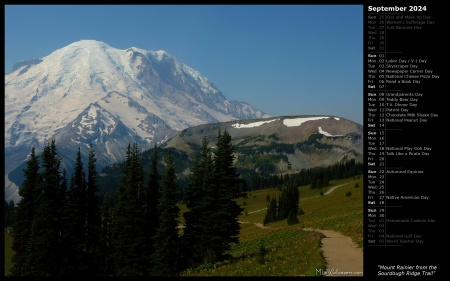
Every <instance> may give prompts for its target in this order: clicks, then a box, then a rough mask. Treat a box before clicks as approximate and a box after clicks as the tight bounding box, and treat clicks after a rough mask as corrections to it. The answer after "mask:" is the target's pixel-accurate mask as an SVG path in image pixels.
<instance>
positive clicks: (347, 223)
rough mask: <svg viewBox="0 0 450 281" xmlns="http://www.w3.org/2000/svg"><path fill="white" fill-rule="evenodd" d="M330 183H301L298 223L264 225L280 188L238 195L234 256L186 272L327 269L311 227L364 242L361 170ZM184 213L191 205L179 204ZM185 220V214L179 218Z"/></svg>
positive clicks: (311, 271) (8, 244)
mask: <svg viewBox="0 0 450 281" xmlns="http://www.w3.org/2000/svg"><path fill="white" fill-rule="evenodd" d="M330 184H331V186H329V187H327V188H323V189H322V192H323V193H324V194H326V192H327V191H328V190H330V189H331V188H333V187H335V186H339V187H337V188H336V189H334V190H333V191H332V192H331V193H330V194H328V195H324V196H321V195H320V190H311V189H310V186H302V187H300V204H299V207H300V208H301V209H302V210H303V212H304V214H303V215H299V216H298V218H299V221H300V222H299V224H296V225H291V226H289V225H287V222H286V220H283V221H279V222H274V223H270V224H267V225H266V226H263V225H262V223H263V221H264V216H265V214H266V210H265V208H266V207H267V204H268V201H267V197H268V196H269V197H270V198H273V197H276V198H277V199H278V196H279V195H280V193H281V192H280V191H279V190H277V189H265V190H258V191H251V192H248V197H247V198H241V199H239V201H238V202H239V204H240V205H241V206H242V207H243V208H244V209H245V211H244V214H243V215H241V216H240V217H239V221H240V222H241V233H240V243H239V244H236V245H233V246H232V249H231V251H230V254H231V256H232V258H230V259H229V260H227V261H224V262H219V263H215V264H204V265H202V266H200V267H198V268H195V269H189V270H186V271H184V272H183V273H182V276H316V275H317V273H316V272H318V271H319V270H320V269H323V270H325V269H326V262H325V259H324V257H323V254H322V250H321V239H322V234H320V233H318V232H314V231H309V230H306V229H324V230H335V231H338V232H341V233H343V234H345V235H347V236H350V237H351V238H352V239H353V241H354V242H355V243H356V244H357V245H358V246H359V247H362V245H363V190H364V188H363V178H362V176H358V177H354V178H349V179H344V180H337V181H331V182H330ZM179 207H180V209H181V214H182V213H184V212H185V211H186V210H187V209H186V207H185V206H183V205H179ZM182 221H183V218H182V216H181V218H180V223H181V222H182ZM11 243H12V237H11V235H10V234H6V233H5V275H8V273H9V269H10V268H11V262H10V261H11V256H12V251H11Z"/></svg>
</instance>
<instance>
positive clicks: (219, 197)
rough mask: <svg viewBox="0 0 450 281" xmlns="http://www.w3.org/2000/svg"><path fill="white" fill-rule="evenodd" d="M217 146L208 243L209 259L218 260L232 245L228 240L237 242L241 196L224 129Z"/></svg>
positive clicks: (231, 151)
mask: <svg viewBox="0 0 450 281" xmlns="http://www.w3.org/2000/svg"><path fill="white" fill-rule="evenodd" d="M216 147H217V150H216V152H215V155H214V169H213V175H214V183H215V184H214V187H213V188H214V194H215V209H213V210H212V211H213V213H212V214H210V217H211V219H212V220H213V221H214V224H213V225H212V227H211V230H210V231H211V238H212V240H211V241H210V242H211V244H210V245H209V246H210V248H209V254H208V260H209V261H212V262H214V261H217V260H221V259H223V258H224V257H225V253H226V252H227V251H228V250H229V249H230V248H231V243H238V242H239V232H240V224H239V221H238V217H239V215H240V214H241V213H242V212H243V208H241V207H240V206H239V204H238V203H237V202H236V199H238V198H239V197H242V196H243V193H241V191H240V188H239V186H240V180H239V174H238V173H237V172H236V168H235V167H234V148H233V146H232V144H231V136H230V134H229V133H228V131H227V130H225V131H224V132H223V133H221V131H220V130H219V133H218V137H217V144H216Z"/></svg>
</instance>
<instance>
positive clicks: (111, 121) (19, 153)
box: [5, 40, 269, 202]
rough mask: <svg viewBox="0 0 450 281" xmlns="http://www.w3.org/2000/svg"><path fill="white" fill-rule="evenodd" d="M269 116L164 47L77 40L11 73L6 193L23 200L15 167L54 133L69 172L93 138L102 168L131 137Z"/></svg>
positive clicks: (142, 142)
mask: <svg viewBox="0 0 450 281" xmlns="http://www.w3.org/2000/svg"><path fill="white" fill-rule="evenodd" d="M264 117H269V115H267V114H265V113H264V112H262V111H260V110H258V109H256V108H254V107H253V106H251V105H249V104H247V103H244V102H238V101H229V100H227V99H226V98H225V96H224V95H223V94H222V93H221V92H220V90H218V89H217V88H216V87H215V86H214V85H213V84H212V83H211V82H210V81H209V80H208V79H207V78H206V77H205V76H203V75H201V74H200V73H199V72H198V71H196V70H194V69H192V68H191V67H189V66H187V65H185V64H183V63H182V62H180V61H178V60H177V59H176V58H175V57H173V56H171V55H170V54H168V53H167V52H165V51H162V50H160V51H145V50H143V49H139V48H135V47H132V48H128V49H126V50H119V49H115V48H113V47H111V46H109V45H107V44H105V43H103V42H99V41H95V40H82V41H78V42H75V43H73V44H70V45H68V46H66V47H64V48H61V49H59V50H56V51H54V52H53V53H51V54H50V55H48V56H46V57H44V58H41V59H33V60H29V61H24V62H20V63H17V64H16V65H15V67H14V68H13V70H12V71H11V72H10V73H8V74H6V75H5V200H7V201H8V202H9V200H14V201H16V202H17V201H18V200H20V197H19V195H18V187H17V184H18V183H17V182H15V183H14V182H13V181H12V180H11V177H10V176H9V175H10V173H11V172H13V173H14V172H15V173H16V174H17V173H20V171H22V168H23V165H24V162H25V161H26V159H27V155H28V154H29V153H30V152H31V147H32V146H34V147H35V148H36V152H37V153H40V152H41V151H42V149H43V147H44V145H46V144H47V143H48V142H49V141H51V140H52V139H55V141H56V148H57V152H58V155H60V156H61V157H62V160H63V163H62V167H63V168H67V170H68V172H69V173H68V175H70V171H71V169H72V166H73V162H74V160H73V159H75V157H76V152H77V150H78V148H79V147H80V149H81V154H82V157H83V158H84V159H86V157H87V155H88V151H89V145H90V144H92V145H93V148H94V150H95V152H96V155H97V158H98V161H97V164H98V166H100V167H101V166H104V165H108V164H111V163H113V162H117V161H121V160H123V159H124V157H125V152H126V146H127V145H128V144H129V143H135V142H136V143H137V144H138V145H139V148H140V149H142V150H147V149H150V148H152V147H153V145H154V144H155V143H162V142H164V141H166V140H168V139H169V138H170V137H172V136H174V135H175V134H176V133H177V132H179V131H181V130H183V129H186V128H188V127H191V126H196V125H200V124H206V123H214V122H224V121H231V120H240V119H254V118H264Z"/></svg>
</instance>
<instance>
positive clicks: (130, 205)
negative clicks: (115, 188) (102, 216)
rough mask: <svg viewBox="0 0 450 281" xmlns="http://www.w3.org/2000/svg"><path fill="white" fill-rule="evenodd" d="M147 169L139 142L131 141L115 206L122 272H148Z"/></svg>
mask: <svg viewBox="0 0 450 281" xmlns="http://www.w3.org/2000/svg"><path fill="white" fill-rule="evenodd" d="M143 191H144V172H143V170H142V163H141V160H140V157H139V153H138V146H137V144H134V145H133V146H131V145H130V144H129V145H128V147H127V156H126V160H125V163H124V166H123V178H122V182H121V185H120V187H119V202H118V204H117V206H116V210H115V215H116V216H115V224H114V226H115V228H114V236H113V248H114V253H113V255H112V256H113V259H114V268H115V273H116V274H117V275H118V276H145V275H148V272H147V265H146V260H147V259H146V257H145V247H143V245H145V241H146V238H145V231H144V223H145V219H144V192H143Z"/></svg>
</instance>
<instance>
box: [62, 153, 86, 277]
mask: <svg viewBox="0 0 450 281" xmlns="http://www.w3.org/2000/svg"><path fill="white" fill-rule="evenodd" d="M64 226H65V236H64V241H65V245H64V248H65V249H66V250H65V254H66V255H65V258H64V259H63V265H62V266H63V267H64V271H66V272H67V274H69V275H71V276H79V275H81V274H82V272H83V271H86V268H85V266H86V262H85V259H86V257H85V256H86V244H85V243H86V179H85V173H84V169H83V163H82V161H81V150H80V148H78V152H77V157H76V161H75V170H74V173H73V174H72V177H71V179H70V185H69V190H68V192H67V200H66V204H65V225H64Z"/></svg>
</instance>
